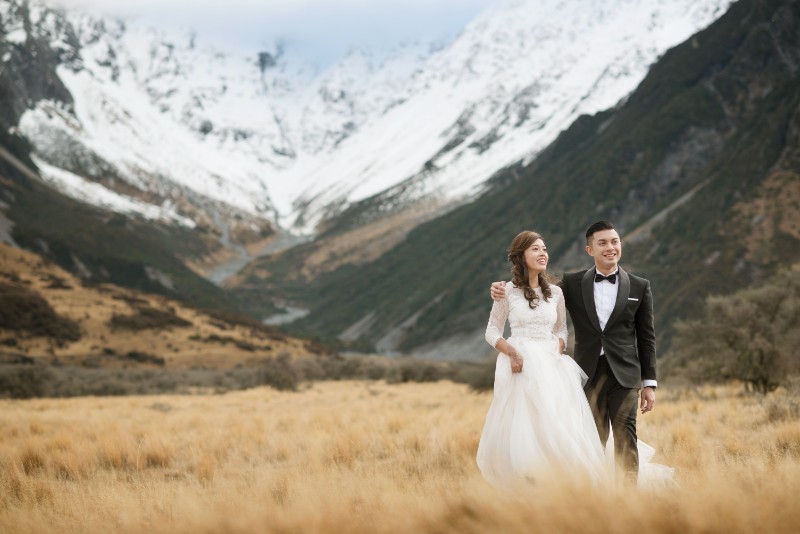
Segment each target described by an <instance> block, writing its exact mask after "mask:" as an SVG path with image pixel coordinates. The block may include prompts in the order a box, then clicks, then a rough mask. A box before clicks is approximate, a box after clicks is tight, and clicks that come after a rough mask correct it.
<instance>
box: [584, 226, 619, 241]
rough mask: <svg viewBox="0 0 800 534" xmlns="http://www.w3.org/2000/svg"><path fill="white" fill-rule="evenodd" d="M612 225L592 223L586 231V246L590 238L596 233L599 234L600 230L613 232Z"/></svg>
mask: <svg viewBox="0 0 800 534" xmlns="http://www.w3.org/2000/svg"><path fill="white" fill-rule="evenodd" d="M613 229H614V225H613V224H611V223H610V222H608V221H597V222H596V223H593V224H592V225H591V226H590V227H589V228H587V229H586V244H587V245H588V244H590V243H591V241H592V236H593V235H594V234H595V233H596V232H600V231H602V230H613Z"/></svg>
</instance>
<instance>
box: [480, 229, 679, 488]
mask: <svg viewBox="0 0 800 534" xmlns="http://www.w3.org/2000/svg"><path fill="white" fill-rule="evenodd" d="M586 252H587V253H588V254H589V255H590V256H592V257H593V258H594V262H595V265H594V267H593V268H590V269H588V270H586V271H581V272H575V273H567V274H565V275H564V278H563V280H562V281H561V282H560V283H559V285H554V284H551V283H550V282H549V281H548V278H547V276H546V269H547V263H548V260H549V257H548V254H547V247H546V246H545V243H544V240H543V239H542V237H541V236H540V235H539V234H536V233H535V232H530V231H525V232H522V233H520V234H519V235H518V236H517V237H516V238H515V239H514V241H513V242H512V243H511V248H510V249H509V254H508V259H509V261H510V262H511V271H512V274H513V279H512V281H511V283H509V284H506V283H504V282H495V283H494V284H492V288H491V294H492V298H493V299H494V304H493V306H492V311H491V315H490V317H489V324H488V326H487V327H486V341H487V342H489V344H490V345H492V346H493V347H495V348H496V349H497V350H498V351H499V354H498V357H497V365H496V369H495V382H494V398H493V400H492V404H491V407H490V408H489V412H488V413H487V415H486V423H485V424H484V428H483V432H482V434H481V440H480V445H479V446H478V454H477V462H478V467H479V468H480V470H481V473H482V474H483V476H484V477H485V478H486V479H487V480H489V481H490V482H492V483H493V484H495V485H497V486H508V485H509V484H513V483H515V482H518V481H520V480H535V479H536V477H537V476H539V475H541V474H542V473H544V472H545V471H547V470H551V469H558V470H560V471H566V472H569V473H573V474H576V475H582V476H588V477H589V478H590V479H592V480H594V481H595V482H597V483H600V482H602V481H604V480H609V477H610V476H611V475H612V474H613V466H614V462H615V461H616V465H617V466H619V467H620V468H621V470H622V471H624V473H625V479H626V480H627V481H629V482H632V483H635V482H636V481H637V479H641V481H642V482H645V483H652V482H656V481H658V480H664V479H671V477H672V469H671V468H668V467H665V466H661V465H658V464H651V463H650V462H649V459H650V458H651V457H652V455H653V454H654V451H653V449H652V448H650V447H649V446H648V445H646V444H644V443H642V442H639V441H638V439H637V436H636V412H637V408H639V409H641V411H642V413H647V412H649V411H650V410H652V409H653V405H654V403H655V389H656V386H657V382H656V342H655V329H654V326H653V299H652V294H651V291H650V282H649V281H647V280H645V279H643V278H639V277H637V276H634V275H632V274H629V273H627V272H626V271H625V270H623V269H622V268H621V267H620V266H619V265H618V263H619V260H620V258H621V257H622V243H621V241H620V237H619V234H618V233H617V231H616V230H615V229H614V226H613V225H612V224H611V223H609V222H607V221H599V222H596V223H594V224H592V225H591V226H590V227H589V228H588V230H587V231H586ZM567 311H568V312H569V314H570V317H571V318H572V323H573V325H574V328H575V348H574V352H575V359H574V360H573V359H572V358H570V357H569V356H567V355H566V354H563V352H564V350H565V349H566V346H567V317H566V312H567ZM506 321H508V322H509V324H510V326H511V336H510V337H509V338H508V339H504V338H503V329H504V327H505V323H506ZM640 392H641V398H640ZM612 442H613V446H612ZM606 445H607V446H608V449H609V454H608V455H607V454H606V452H605V450H606ZM611 450H613V451H614V455H613V456H611V453H610V451H611Z"/></svg>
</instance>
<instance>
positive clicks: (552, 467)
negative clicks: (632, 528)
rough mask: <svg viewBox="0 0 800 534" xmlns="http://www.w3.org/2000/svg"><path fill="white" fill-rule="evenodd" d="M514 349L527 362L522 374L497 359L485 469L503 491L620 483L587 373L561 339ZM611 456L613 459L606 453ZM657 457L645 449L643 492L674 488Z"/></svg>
mask: <svg viewBox="0 0 800 534" xmlns="http://www.w3.org/2000/svg"><path fill="white" fill-rule="evenodd" d="M508 342H509V343H510V344H511V345H512V346H513V347H514V348H516V349H517V352H518V353H519V354H520V356H521V357H522V359H523V366H522V372H520V373H512V372H511V360H510V359H509V358H508V356H506V355H505V354H502V353H500V354H498V356H497V365H496V367H495V380H494V398H493V399H492V404H491V406H490V407H489V412H488V413H487V414H486V422H485V424H484V427H483V432H482V433H481V440H480V444H479V445H478V454H477V462H478V468H479V469H480V471H481V473H482V474H483V476H484V478H486V480H488V481H489V482H491V483H492V484H493V485H495V486H498V487H509V486H511V485H514V484H516V483H519V482H521V481H534V482H535V481H537V480H539V479H540V478H541V477H542V476H544V475H545V474H546V473H553V472H554V471H557V472H558V473H559V474H561V475H563V474H567V475H570V474H571V475H574V476H575V477H582V478H584V479H585V478H588V479H589V480H591V481H592V482H593V483H594V484H597V485H601V484H602V485H604V484H613V483H614V480H615V476H614V452H613V451H614V445H613V442H612V440H609V442H608V443H607V447H603V445H602V444H601V442H600V436H599V435H598V433H597V427H596V425H595V422H594V417H593V416H592V411H591V408H590V407H589V402H588V400H587V399H586V394H585V393H584V391H583V386H584V384H585V383H586V380H587V376H586V373H584V372H583V370H582V369H581V368H580V366H579V365H578V364H577V363H575V361H574V360H573V359H572V358H571V357H569V356H566V355H562V354H559V352H558V341H557V340H547V341H542V340H535V339H532V338H522V337H514V336H512V337H511V338H509V340H508ZM606 451H608V452H606ZM654 453H655V451H654V450H653V448H652V447H650V446H649V445H647V444H645V443H641V442H639V456H640V457H639V463H640V470H639V478H640V486H642V485H650V486H652V485H654V484H656V483H658V482H660V481H666V480H669V481H671V479H672V469H671V468H668V467H665V466H659V465H657V464H651V463H650V458H652V457H653V454H654Z"/></svg>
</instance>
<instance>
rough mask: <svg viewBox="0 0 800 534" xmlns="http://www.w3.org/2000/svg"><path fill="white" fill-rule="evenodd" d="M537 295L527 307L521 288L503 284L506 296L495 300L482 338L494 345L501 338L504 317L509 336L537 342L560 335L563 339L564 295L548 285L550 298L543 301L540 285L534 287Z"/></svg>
mask: <svg viewBox="0 0 800 534" xmlns="http://www.w3.org/2000/svg"><path fill="white" fill-rule="evenodd" d="M534 291H536V293H537V294H538V295H539V300H538V302H537V305H536V307H535V308H533V309H531V307H530V305H529V304H528V301H527V299H525V294H524V292H523V290H522V289H520V288H518V287H516V286H515V285H513V284H512V283H511V282H509V283H507V284H506V297H505V298H504V299H503V300H496V301H494V304H493V305H492V312H491V314H490V315H489V324H488V325H487V326H486V341H487V342H488V343H489V344H490V345H491V346H492V347H494V346H495V345H496V344H497V341H498V340H499V339H500V338H501V337H503V329H504V327H505V323H506V320H508V322H509V325H510V326H511V335H512V336H513V337H525V338H531V339H537V340H541V341H547V340H553V339H556V338H561V339H563V340H564V344H565V345H566V342H567V336H568V333H567V313H566V309H565V307H564V294H563V293H562V292H561V288H560V287H558V286H557V285H555V284H553V285H551V286H550V291H551V295H552V296H551V297H550V299H549V301H545V300H544V297H543V296H542V290H541V289H540V288H536V289H534Z"/></svg>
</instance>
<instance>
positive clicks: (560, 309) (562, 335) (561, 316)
mask: <svg viewBox="0 0 800 534" xmlns="http://www.w3.org/2000/svg"><path fill="white" fill-rule="evenodd" d="M553 334H555V335H556V337H557V338H559V339H563V340H564V346H565V347H566V346H567V339H568V338H569V331H568V330H567V310H566V308H565V307H564V293H562V292H561V289H560V288H559V291H558V302H557V303H556V322H555V324H554V325H553Z"/></svg>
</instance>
